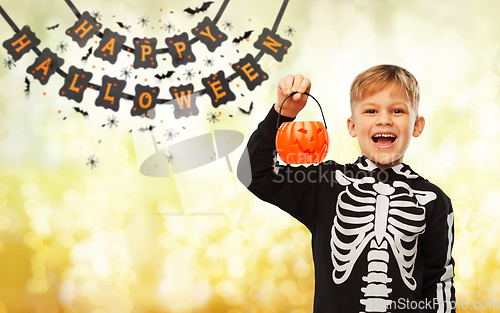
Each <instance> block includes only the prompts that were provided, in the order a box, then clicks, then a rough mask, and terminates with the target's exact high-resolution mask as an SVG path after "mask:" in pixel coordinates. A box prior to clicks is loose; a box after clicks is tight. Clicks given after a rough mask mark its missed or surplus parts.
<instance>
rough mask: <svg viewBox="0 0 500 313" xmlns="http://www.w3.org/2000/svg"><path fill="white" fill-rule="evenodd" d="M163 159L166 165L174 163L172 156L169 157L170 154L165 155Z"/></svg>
mask: <svg viewBox="0 0 500 313" xmlns="http://www.w3.org/2000/svg"><path fill="white" fill-rule="evenodd" d="M165 159H167V162H168V163H172V164H173V163H174V156H173V155H171V154H168V153H166V154H165Z"/></svg>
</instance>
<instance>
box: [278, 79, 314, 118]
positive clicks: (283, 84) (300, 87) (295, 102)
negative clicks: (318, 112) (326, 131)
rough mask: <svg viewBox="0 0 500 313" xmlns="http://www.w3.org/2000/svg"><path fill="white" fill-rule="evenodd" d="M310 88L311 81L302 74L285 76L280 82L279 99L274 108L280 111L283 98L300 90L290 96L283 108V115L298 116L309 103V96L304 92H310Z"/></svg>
mask: <svg viewBox="0 0 500 313" xmlns="http://www.w3.org/2000/svg"><path fill="white" fill-rule="evenodd" d="M310 90H311V81H310V80H309V79H307V78H305V77H304V76H302V75H300V74H298V75H288V76H286V77H283V78H282V79H281V80H280V81H279V83H278V101H277V102H276V103H275V104H274V109H275V110H276V112H278V113H279V111H280V106H281V103H282V102H283V100H285V98H286V97H287V96H288V95H290V94H291V93H292V92H298V93H297V94H295V95H293V96H292V97H290V98H288V99H287V100H286V102H285V103H284V104H283V107H282V108H281V115H283V116H287V117H296V116H297V114H299V112H300V110H302V109H303V108H304V106H305V105H306V103H307V96H306V95H303V93H304V92H307V93H309V91H310Z"/></svg>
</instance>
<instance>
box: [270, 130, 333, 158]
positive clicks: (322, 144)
mask: <svg viewBox="0 0 500 313" xmlns="http://www.w3.org/2000/svg"><path fill="white" fill-rule="evenodd" d="M329 144H330V140H329V138H328V132H327V131H326V128H325V126H324V125H323V123H321V122H308V121H303V122H301V121H299V122H285V123H282V124H281V126H280V127H279V129H278V133H277V134H276V149H277V151H278V155H279V156H280V158H281V159H282V160H283V162H285V163H287V164H311V163H321V162H322V161H323V160H324V159H325V157H326V154H327V153H328V147H329Z"/></svg>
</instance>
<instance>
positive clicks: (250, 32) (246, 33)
mask: <svg viewBox="0 0 500 313" xmlns="http://www.w3.org/2000/svg"><path fill="white" fill-rule="evenodd" d="M252 32H253V30H249V31H246V32H245V34H244V35H243V36H240V37H238V38H234V39H233V42H236V43H239V42H240V41H242V40H243V39H248V38H249V37H250V35H251V34H252Z"/></svg>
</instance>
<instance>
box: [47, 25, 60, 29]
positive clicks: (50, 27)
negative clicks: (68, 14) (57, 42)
mask: <svg viewBox="0 0 500 313" xmlns="http://www.w3.org/2000/svg"><path fill="white" fill-rule="evenodd" d="M58 27H59V24H56V25H54V26H49V27H47V29H48V30H54V29H56V28H58Z"/></svg>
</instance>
